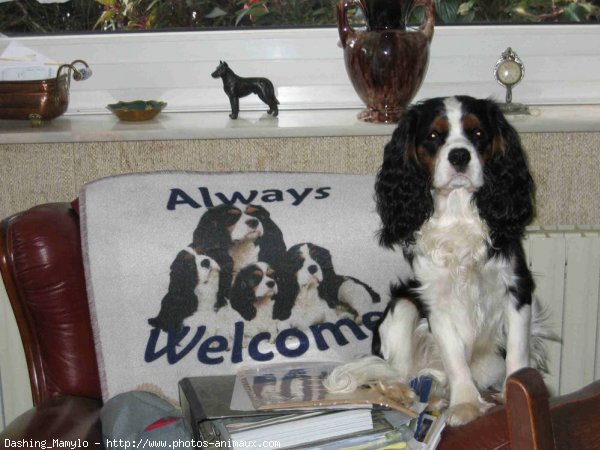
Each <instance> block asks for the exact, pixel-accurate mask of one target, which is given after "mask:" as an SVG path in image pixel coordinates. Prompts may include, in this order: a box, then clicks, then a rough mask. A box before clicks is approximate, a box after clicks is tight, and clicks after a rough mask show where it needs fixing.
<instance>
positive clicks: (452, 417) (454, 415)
mask: <svg viewBox="0 0 600 450" xmlns="http://www.w3.org/2000/svg"><path fill="white" fill-rule="evenodd" d="M481 414H482V413H481V411H480V410H479V405H476V404H474V403H459V404H458V405H454V406H451V407H450V408H449V409H448V412H446V423H447V424H448V425H450V426H451V427H457V426H459V425H465V424H467V423H469V422H471V421H473V420H475V419H477V418H478V417H479V416H480V415H481Z"/></svg>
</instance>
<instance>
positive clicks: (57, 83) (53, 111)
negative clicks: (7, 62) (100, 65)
mask: <svg viewBox="0 0 600 450" xmlns="http://www.w3.org/2000/svg"><path fill="white" fill-rule="evenodd" d="M77 64H82V65H83V66H84V67H79V68H78V67H77V66H76V65H77ZM71 75H72V76H73V79H74V80H76V81H80V80H84V79H87V78H89V77H90V75H91V70H90V69H89V66H88V65H87V63H85V62H84V61H81V60H77V61H74V62H73V63H71V64H63V65H62V66H60V67H59V69H58V71H57V73H56V77H55V78H48V79H45V80H27V81H0V119H17V120H31V121H32V124H37V123H38V122H39V121H41V120H51V119H54V118H55V117H58V116H60V115H61V114H63V113H64V112H65V111H66V110H67V108H68V107H69V80H70V78H69V77H70V76H71Z"/></svg>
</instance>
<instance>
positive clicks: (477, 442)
mask: <svg viewBox="0 0 600 450" xmlns="http://www.w3.org/2000/svg"><path fill="white" fill-rule="evenodd" d="M0 271H1V273H2V278H3V280H4V284H5V286H6V290H7V293H8V296H9V299H10V303H11V305H12V308H13V311H14V314H15V317H16V319H17V324H18V327H19V332H20V334H21V339H22V341H23V346H24V348H25V356H26V359H27V365H28V369H29V378H30V381H31V390H32V393H33V401H34V404H35V407H34V408H32V409H31V410H29V411H27V412H25V413H24V414H23V415H21V416H20V417H18V418H17V419H16V420H14V421H13V422H12V423H10V424H9V425H8V426H7V428H6V429H5V430H4V431H3V432H2V433H0V442H1V443H4V442H5V439H9V440H12V441H22V440H30V439H33V440H43V439H46V440H47V442H51V441H52V439H60V440H63V441H64V440H70V441H73V440H76V439H82V440H85V441H86V442H87V444H88V445H89V447H90V448H102V444H101V441H102V437H101V426H100V420H99V412H100V408H101V406H102V401H101V391H100V382H99V377H98V369H97V364H96V354H95V350H94V343H93V334H92V328H91V323H90V315H89V309H88V300H87V294H86V289H85V276H84V270H83V262H82V255H81V244H80V234H79V218H78V214H77V213H76V211H75V210H73V209H72V208H71V206H70V205H69V204H68V203H53V204H46V205H40V206H36V207H34V208H32V209H30V210H27V211H24V212H22V213H19V214H16V215H14V216H12V217H9V218H7V219H5V220H4V221H2V223H1V225H0ZM438 448H439V449H440V450H492V449H512V450H531V449H539V450H545V449H554V448H556V449H559V450H565V449H568V450H575V449H600V381H598V382H596V383H594V384H592V385H590V386H588V387H586V388H585V389H582V390H581V391H579V392H577V393H575V394H572V395H569V396H566V397H562V398H558V399H555V400H553V401H552V403H551V404H550V406H549V403H548V394H547V391H546V388H545V386H544V384H543V380H542V378H541V376H540V375H539V373H537V372H536V371H535V370H533V369H524V370H522V371H519V372H518V373H516V374H514V375H513V376H512V377H511V378H510V379H509V382H508V385H507V405H506V407H504V406H498V407H496V408H494V409H493V410H492V411H490V412H489V413H488V414H486V415H485V416H484V417H482V418H480V419H478V420H476V421H474V422H472V423H470V424H468V425H466V426H464V427H458V428H448V429H446V431H445V432H444V435H443V438H442V441H441V443H440V445H439V447H438Z"/></svg>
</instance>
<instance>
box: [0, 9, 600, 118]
mask: <svg viewBox="0 0 600 450" xmlns="http://www.w3.org/2000/svg"><path fill="white" fill-rule="evenodd" d="M0 1H1V0H0ZM117 1H120V2H121V3H123V2H124V0H115V2H117ZM244 1H247V2H248V3H244ZM323 1H324V0H323ZM110 2H111V1H110V0H102V3H110ZM218 2H219V4H222V6H220V7H219V8H220V10H222V11H225V10H226V8H225V7H224V6H223V5H226V4H229V3H231V5H233V6H232V8H233V9H232V14H233V15H232V14H228V15H227V16H231V15H232V17H233V18H232V17H229V19H228V20H233V21H234V24H235V21H236V20H237V19H239V18H240V16H241V15H242V14H243V13H244V11H248V12H247V13H245V14H244V15H243V16H241V19H240V20H239V21H238V22H237V23H238V26H237V27H233V28H226V29H224V30H223V29H222V30H221V31H218V30H215V29H213V28H209V29H205V31H202V32H195V31H190V30H189V29H186V30H184V31H179V32H172V31H154V32H133V33H122V32H100V31H96V32H93V33H89V32H88V33H82V32H78V31H76V30H75V29H74V26H73V25H72V23H73V22H72V21H71V19H72V18H73V15H78V14H79V12H77V13H76V12H75V7H76V5H79V6H80V7H81V8H82V10H85V11H90V10H96V12H98V11H99V12H100V14H102V12H103V11H105V10H107V8H109V6H102V5H100V2H94V1H92V0H88V1H85V0H71V1H70V2H66V3H50V4H47V5H44V4H38V2H37V0H24V1H18V0H14V1H4V2H0V18H1V19H0V21H1V22H0V25H1V26H0V31H1V32H4V33H8V34H9V35H10V37H4V38H2V40H1V41H0V52H2V51H3V50H4V49H5V48H6V47H7V46H8V45H9V44H15V45H16V44H18V45H22V46H25V47H27V48H29V49H32V50H34V51H36V52H38V53H39V54H42V55H45V56H46V57H48V58H50V59H52V60H54V61H56V62H61V63H62V62H70V61H72V60H75V59H84V60H86V61H87V62H88V63H89V65H90V67H91V68H92V70H93V72H94V75H93V76H92V77H91V78H90V79H89V80H86V81H84V82H81V83H76V84H74V83H72V84H71V90H72V94H71V98H70V107H69V113H98V112H106V110H105V105H106V104H108V103H113V102H115V101H118V100H134V99H157V100H158V99H159V100H163V101H166V102H167V103H168V107H167V109H168V110H169V111H214V110H223V111H225V110H228V108H229V105H228V102H227V99H226V98H225V96H224V95H223V92H222V88H221V84H220V81H219V80H214V79H212V78H211V77H210V73H211V72H212V71H213V70H214V69H215V67H216V65H217V64H218V62H219V60H226V61H227V62H228V63H229V64H230V66H231V67H232V68H234V70H235V71H236V72H237V73H239V74H241V75H244V76H268V77H269V78H270V79H271V80H272V81H273V82H274V84H275V85H276V87H277V89H278V97H279V100H280V102H281V110H282V111H285V110H286V109H314V108H317V109H327V108H360V107H362V103H361V102H360V100H359V99H358V97H357V96H356V94H355V92H354V90H353V88H352V86H351V85H350V82H349V80H348V77H347V75H346V73H345V68H344V63H343V53H342V50H341V49H340V48H339V46H338V45H337V42H338V39H339V38H338V33H337V29H336V28H335V27H334V26H333V25H330V26H319V27H310V28H309V27H299V26H295V27H290V28H287V29H281V28H273V27H268V28H266V27H264V26H263V25H267V24H268V23H266V21H267V19H268V18H269V15H271V17H274V16H273V14H274V13H273V8H274V6H269V5H271V4H276V3H277V2H279V3H281V4H286V5H290V4H293V0H269V2H270V3H269V4H266V3H265V0H257V1H254V0H252V1H250V0H218ZM284 2H285V3H284ZM127 3H128V4H142V2H141V1H137V2H136V0H132V1H129V2H127ZM204 3H208V0H206V2H204ZM204 3H202V2H200V1H193V0H188V1H183V0H181V1H161V0H155V1H146V2H145V3H143V4H144V5H148V6H152V5H155V6H157V7H158V5H159V4H160V5H162V6H165V5H166V4H170V5H188V4H202V5H204ZM306 3H308V2H306V1H301V0H297V1H296V3H294V4H306ZM438 3H439V6H438V16H439V20H438V23H439V24H438V26H437V27H436V31H435V36H434V38H433V42H432V46H431V53H430V64H429V70H428V73H427V77H426V79H425V83H424V85H423V86H422V88H421V90H420V91H419V94H418V98H424V97H430V96H435V95H449V94H458V93H461V94H470V95H475V96H481V97H488V96H493V97H495V98H497V99H503V95H504V93H503V89H502V87H501V86H499V85H498V84H497V83H496V82H495V80H494V79H493V76H492V69H493V67H494V64H495V62H496V60H497V59H498V58H499V57H500V54H501V53H502V52H503V51H504V50H505V49H506V48H507V47H509V46H510V47H512V48H513V49H514V50H515V51H516V52H517V53H518V55H519V57H520V58H521V59H522V60H523V62H524V64H525V71H526V73H525V78H524V80H523V82H522V83H521V84H519V85H518V86H517V87H516V88H515V89H514V93H513V97H514V100H515V101H520V102H525V103H529V104H564V103H570V104H573V103H577V104H579V103H600V79H599V78H598V76H597V74H598V73H600V60H599V59H598V53H597V52H598V51H597V49H598V47H599V44H600V27H599V26H598V25H597V24H596V23H595V22H596V21H597V19H598V15H597V11H598V2H597V1H581V0H580V1H577V2H575V1H571V0H564V1H562V0H555V1H541V0H519V1H518V2H516V1H515V0H502V1H494V2H487V1H475V0H471V1H459V0H455V1H453V0H446V1H441V2H438ZM515 3H518V5H521V6H522V5H530V6H529V7H528V8H524V9H522V10H520V12H519V11H517V12H514V10H513V12H512V13H511V14H512V15H511V17H512V18H514V17H515V14H517V13H518V14H517V16H519V17H520V18H521V19H523V20H526V21H527V22H528V24H522V25H510V26H503V25H480V24H475V25H474V24H472V23H473V22H478V21H481V20H484V19H486V18H488V16H489V15H490V14H491V13H490V11H489V10H487V9H484V8H483V7H482V6H481V5H492V4H493V5H495V6H494V8H497V9H498V10H499V11H500V13H502V14H505V16H502V15H500V16H498V18H499V20H506V19H507V17H506V14H508V13H510V10H508V9H506V8H507V7H508V6H506V7H505V8H504V9H502V8H500V7H499V6H498V5H508V4H515ZM211 4H213V5H214V4H215V3H214V2H213V3H211ZM245 4H246V5H247V4H250V6H249V7H248V8H245V9H244V5H245ZM310 4H311V5H315V4H316V5H322V4H323V3H321V0H314V1H311V2H310ZM329 4H330V5H331V4H333V3H332V2H329ZM256 5H262V6H260V7H267V8H269V7H270V8H271V9H269V12H268V13H265V14H262V15H261V14H260V13H257V12H256V11H255V9H253V8H257V6H256ZM34 6H37V7H39V8H42V10H43V8H48V10H47V11H50V10H51V11H53V14H54V15H52V14H50V12H47V13H44V14H43V17H46V18H53V19H52V20H53V21H54V22H55V23H56V22H61V21H62V23H64V24H66V25H65V29H66V30H67V31H70V32H71V34H64V32H63V33H62V34H61V33H44V34H39V33H37V34H33V35H24V34H23V33H22V32H17V31H10V27H8V26H7V25H6V17H7V16H6V14H5V11H7V8H19V9H22V8H25V7H27V8H29V7H31V8H33V7H34ZM148 6H145V8H146V9H145V10H146V11H147V10H148ZM64 8H67V10H66V11H67V13H64V12H60V13H59V12H58V11H65V9H64ZM68 8H72V9H71V10H68ZM86 8H87V9H86ZM214 8H216V6H215V7H213V9H211V10H210V11H208V9H206V10H203V11H204V12H202V13H201V14H199V13H198V10H195V11H196V15H195V17H196V18H198V16H199V15H200V16H202V17H206V16H207V15H208V16H210V17H209V18H211V20H212V22H211V23H212V25H211V26H213V25H214V26H216V25H217V24H225V23H226V22H225V16H224V15H223V14H222V12H220V10H215V9H214ZM486 8H491V6H486ZM574 8H575V11H571V10H572V9H574ZM581 8H583V9H581ZM34 9H35V8H34ZM320 9H321V8H317V10H320ZM42 10H40V9H36V11H37V13H36V14H40V15H42V13H41V12H40V11H42ZM150 10H151V8H150ZM27 11H29V10H27ZM77 11H79V10H77ZM175 11H178V10H177V9H176V8H175ZM205 11H208V12H205ZM549 11H550V12H549ZM250 13H252V14H250ZM28 14H29V16H30V17H29V20H31V21H32V22H35V23H37V24H38V25H40V24H41V22H40V17H38V16H34V15H33V12H29V13H28ZM236 14H237V15H236ZM174 16H176V14H175V15H174ZM174 16H173V17H174ZM22 17H23V13H22V12H21V14H20V15H19V18H22ZM97 17H98V16H97V15H96V16H92V18H91V19H89V18H88V19H87V22H86V23H87V26H88V28H89V26H90V25H91V26H92V28H93V26H94V25H95V24H96V23H97ZM169 17H171V16H169ZM186 17H188V19H189V18H190V17H193V16H190V15H188V16H186ZM452 17H454V18H455V19H456V21H458V22H461V21H463V22H464V21H467V22H470V23H471V24H470V25H469V26H457V25H453V26H442V25H441V23H444V21H446V20H448V21H450V18H452ZM574 17H577V18H578V20H584V19H585V20H587V21H589V22H592V24H588V25H575V24H560V25H539V24H531V22H536V21H543V22H557V21H562V20H572V19H573V18H574ZM105 18H106V17H105ZM110 19H111V20H114V23H115V25H114V28H117V29H120V30H122V29H124V28H127V27H129V28H131V29H133V30H135V29H136V27H135V26H129V22H126V23H125V22H123V21H121V25H119V24H118V23H119V20H117V19H118V17H117V15H116V14H115V15H113V16H112V18H110ZM15 20H17V19H15ZM15 20H13V22H14V23H16V22H15ZM19 20H20V19H19ZM269 20H270V19H269ZM92 22H94V25H92ZM146 23H147V22H146ZM150 23H153V22H152V21H150ZM154 23H156V22H154ZM252 25H260V26H252ZM305 25H306V24H305ZM311 25H314V23H311ZM102 27H103V28H111V26H109V25H107V24H106V23H103V25H102ZM119 27H120V28H119ZM97 28H98V27H97ZM13 30H14V28H13ZM38 31H41V30H38ZM44 31H45V30H44ZM243 107H244V108H246V109H250V108H253V107H256V108H257V109H262V105H261V103H260V101H259V100H258V99H253V98H252V97H249V98H247V99H245V102H244V103H243Z"/></svg>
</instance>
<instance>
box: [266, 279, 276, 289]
mask: <svg viewBox="0 0 600 450" xmlns="http://www.w3.org/2000/svg"><path fill="white" fill-rule="evenodd" d="M267 287H268V288H269V289H273V288H274V287H275V282H274V281H267Z"/></svg>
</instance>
